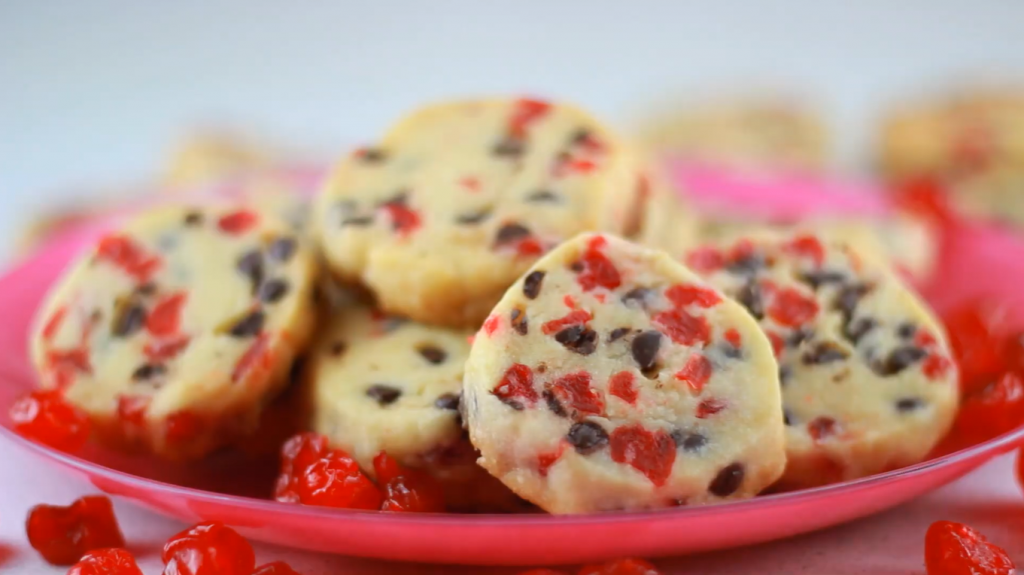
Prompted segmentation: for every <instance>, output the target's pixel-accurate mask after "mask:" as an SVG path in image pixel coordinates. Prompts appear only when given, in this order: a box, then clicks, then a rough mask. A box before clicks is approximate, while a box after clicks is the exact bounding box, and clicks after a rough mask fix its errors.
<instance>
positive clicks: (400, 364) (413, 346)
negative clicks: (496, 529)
mask: <svg viewBox="0 0 1024 575" xmlns="http://www.w3.org/2000/svg"><path fill="white" fill-rule="evenodd" d="M471 334H472V332H471V331H470V330H464V331H463V330H455V329H448V328H442V327H434V326H427V325H423V324H419V323H415V322H412V321H407V320H403V319H401V318H397V317H389V316H386V315H384V314H382V313H380V312H379V311H377V310H375V309H371V308H369V307H365V306H355V305H350V306H347V307H345V308H343V309H341V310H339V311H338V312H337V313H336V314H334V316H333V317H332V318H331V320H330V321H329V322H328V324H327V325H326V326H325V327H324V328H323V329H322V330H321V332H320V335H319V336H318V342H317V344H316V345H315V346H314V349H313V351H312V353H311V354H310V355H309V357H308V358H307V361H308V362H309V363H308V367H307V371H306V375H305V377H306V380H307V383H308V385H309V396H310V404H311V407H312V421H313V428H314V429H315V430H316V431H317V432H319V433H322V434H324V435H325V436H327V438H328V439H329V441H330V444H331V446H332V447H334V448H340V449H342V450H344V451H345V452H347V453H349V454H350V455H352V457H353V458H355V460H356V462H358V463H359V465H360V467H362V468H363V469H364V470H366V471H367V472H368V473H370V474H371V475H372V473H373V468H374V467H373V458H374V457H375V456H376V455H377V454H379V453H380V452H381V451H384V452H387V453H388V455H391V456H392V457H394V458H395V459H397V460H398V462H399V463H401V464H402V465H403V466H406V467H410V468H417V469H424V470H426V471H428V472H429V473H430V474H431V475H433V476H434V477H436V478H437V479H438V480H439V481H440V483H441V485H442V487H443V489H444V492H445V498H446V502H447V505H448V508H449V509H450V510H459V511H478V512H479V511H500V510H505V511H508V510H514V509H517V508H521V507H522V504H521V503H520V501H519V500H518V498H516V497H515V496H514V495H513V494H512V492H510V491H509V490H508V488H506V487H505V486H504V485H502V484H501V483H500V482H499V481H497V480H496V479H494V478H493V477H491V476H490V475H489V474H487V472H486V471H484V470H483V469H482V468H481V467H480V466H478V465H477V464H476V458H477V453H476V450H475V449H474V448H473V446H472V445H471V444H470V443H469V439H468V437H467V436H466V433H465V431H464V430H463V428H462V418H461V417H460V415H459V404H460V400H461V397H462V372H463V366H464V364H465V362H466V357H467V356H468V355H469V341H468V338H469V336H470V335H471Z"/></svg>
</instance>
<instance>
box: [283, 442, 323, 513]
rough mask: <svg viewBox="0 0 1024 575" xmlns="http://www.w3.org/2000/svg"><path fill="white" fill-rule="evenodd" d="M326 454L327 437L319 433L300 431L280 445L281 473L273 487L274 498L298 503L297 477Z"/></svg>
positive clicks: (284, 501)
mask: <svg viewBox="0 0 1024 575" xmlns="http://www.w3.org/2000/svg"><path fill="white" fill-rule="evenodd" d="M324 455H327V438H326V437H324V436H323V435H320V434H319V433H312V432H307V433H300V434H298V435H295V436H292V437H291V438H290V439H288V441H286V442H285V443H284V446H282V447H281V474H280V475H279V476H278V479H277V486H276V487H275V489H274V499H276V500H278V501H281V502H283V503H298V501H299V492H298V485H299V479H300V478H301V477H302V474H303V473H304V472H305V471H306V469H307V468H309V466H310V465H313V464H314V463H316V461H317V460H318V459H320V458H321V457H323V456H324Z"/></svg>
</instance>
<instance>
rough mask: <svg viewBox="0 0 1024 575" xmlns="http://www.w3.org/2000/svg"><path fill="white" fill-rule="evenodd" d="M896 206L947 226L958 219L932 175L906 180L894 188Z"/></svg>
mask: <svg viewBox="0 0 1024 575" xmlns="http://www.w3.org/2000/svg"><path fill="white" fill-rule="evenodd" d="M895 201H896V205H897V207H899V208H901V209H903V210H905V211H908V212H911V213H914V214H917V215H920V216H923V217H925V218H928V219H930V220H932V221H934V222H935V223H937V224H939V225H941V226H943V227H947V228H948V227H949V226H951V225H954V224H956V223H957V222H958V221H959V217H958V216H957V213H956V210H955V209H954V208H953V207H952V205H951V204H950V202H949V199H948V197H947V195H946V193H945V190H944V189H943V187H942V185H941V184H940V183H939V182H938V181H937V180H936V179H935V178H932V177H928V176H923V177H919V178H914V179H910V180H907V181H905V182H903V183H902V184H900V185H899V186H898V187H897V189H896V194H895Z"/></svg>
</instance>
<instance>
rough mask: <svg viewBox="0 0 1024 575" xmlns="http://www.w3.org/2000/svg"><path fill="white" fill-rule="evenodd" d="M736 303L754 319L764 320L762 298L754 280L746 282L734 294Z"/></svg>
mask: <svg viewBox="0 0 1024 575" xmlns="http://www.w3.org/2000/svg"><path fill="white" fill-rule="evenodd" d="M736 301H738V302H740V304H741V305H742V306H743V307H745V308H747V311H748V312H750V315H752V316H754V319H757V320H762V319H764V298H763V297H762V296H761V286H760V285H758V283H757V282H756V281H754V280H750V281H748V282H747V283H746V284H744V285H743V287H742V288H740V291H739V293H737V294H736Z"/></svg>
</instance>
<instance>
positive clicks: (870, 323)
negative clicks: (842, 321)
mask: <svg viewBox="0 0 1024 575" xmlns="http://www.w3.org/2000/svg"><path fill="white" fill-rule="evenodd" d="M876 327H878V322H877V321H875V320H874V319H872V318H870V317H862V318H859V319H855V320H853V321H852V322H850V323H848V324H846V325H845V326H843V335H844V336H846V339H848V340H850V342H852V343H854V344H856V343H858V342H860V340H861V339H863V338H864V336H866V335H867V334H868V332H870V331H871V330H873V329H875V328H876Z"/></svg>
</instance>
